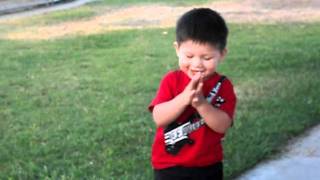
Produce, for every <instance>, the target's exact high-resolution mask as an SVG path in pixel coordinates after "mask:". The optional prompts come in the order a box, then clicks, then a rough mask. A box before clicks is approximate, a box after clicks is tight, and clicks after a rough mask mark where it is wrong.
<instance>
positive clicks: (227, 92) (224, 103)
mask: <svg viewBox="0 0 320 180" xmlns="http://www.w3.org/2000/svg"><path fill="white" fill-rule="evenodd" d="M219 97H220V98H219ZM217 98H219V100H220V102H221V104H220V106H219V109H221V110H222V111H224V112H226V113H227V114H228V115H229V117H230V118H231V119H233V118H234V114H235V109H236V103H237V98H236V94H235V92H234V88H233V85H232V83H231V82H230V80H228V79H225V80H224V81H223V83H222V86H221V89H220V92H219V93H218V96H217ZM217 98H216V100H217ZM219 100H218V101H219Z"/></svg>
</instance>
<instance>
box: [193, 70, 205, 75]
mask: <svg viewBox="0 0 320 180" xmlns="http://www.w3.org/2000/svg"><path fill="white" fill-rule="evenodd" d="M197 73H201V74H203V73H204V72H203V71H195V70H191V74H192V75H195V74H197Z"/></svg>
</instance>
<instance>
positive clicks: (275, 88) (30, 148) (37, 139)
mask: <svg viewBox="0 0 320 180" xmlns="http://www.w3.org/2000/svg"><path fill="white" fill-rule="evenodd" d="M318 27H319V24H284V25H279V24H277V25H247V24H245V25H231V27H230V28H231V37H230V41H229V55H228V58H227V59H226V61H225V62H224V63H223V64H221V66H220V67H219V71H220V72H223V73H224V74H226V75H227V76H229V77H230V78H231V79H232V80H233V82H234V84H235V87H236V91H237V94H238V99H239V102H238V108H237V114H236V119H235V124H234V126H233V128H231V129H230V130H229V132H228V135H227V137H226V140H225V143H224V148H225V173H226V179H230V178H231V177H234V176H236V175H238V174H239V173H241V172H243V171H244V170H246V169H248V168H250V167H252V166H254V165H255V164H256V163H257V162H258V161H260V160H262V159H265V158H272V157H273V155H274V153H275V152H279V150H280V149H281V148H282V147H284V145H285V144H286V143H287V141H288V140H289V139H290V138H293V137H294V136H296V135H298V134H300V133H302V132H303V131H304V130H305V129H307V128H308V127H310V126H312V125H314V124H317V123H319V117H320V102H319V101H320V100H319V98H318V90H319V88H320V82H319V81H318V80H317V78H318V76H319V69H320V61H319V57H320V37H319V34H320V30H319V28H318ZM163 31H168V35H163V34H162V32H163ZM173 40H174V31H173V30H172V29H154V30H132V31H119V32H113V33H106V34H99V35H90V36H79V37H68V38H64V39H59V40H48V41H9V40H4V39H2V40H1V41H0V57H1V60H0V72H1V76H0V179H101V178H102V179H130V180H131V179H146V180H149V179H152V169H151V166H150V162H149V160H150V148H151V144H152V140H153V135H154V132H155V127H154V124H153V122H152V119H151V115H150V113H148V112H147V106H148V103H149V102H150V100H151V99H152V97H153V96H154V95H155V92H156V90H157V87H158V83H159V81H160V79H161V77H162V75H163V74H164V73H165V72H167V71H168V70H170V69H174V68H177V60H176V56H175V54H174V49H173V47H172V41H173Z"/></svg>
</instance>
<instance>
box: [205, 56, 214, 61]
mask: <svg viewBox="0 0 320 180" xmlns="http://www.w3.org/2000/svg"><path fill="white" fill-rule="evenodd" d="M210 59H212V57H204V60H206V61H209V60H210Z"/></svg>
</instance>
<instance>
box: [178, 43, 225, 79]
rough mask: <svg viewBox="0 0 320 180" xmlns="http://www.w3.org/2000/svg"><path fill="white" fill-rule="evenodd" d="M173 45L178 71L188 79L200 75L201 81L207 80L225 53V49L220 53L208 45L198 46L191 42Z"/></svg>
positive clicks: (198, 44)
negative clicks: (177, 60)
mask: <svg viewBox="0 0 320 180" xmlns="http://www.w3.org/2000/svg"><path fill="white" fill-rule="evenodd" d="M174 45H175V48H176V53H177V56H178V58H179V67H180V70H182V71H183V72H184V73H185V74H187V75H188V77H189V78H192V77H193V76H194V75H195V74H196V73H201V77H202V78H203V79H207V78H209V77H210V76H212V75H213V74H214V73H215V71H216V68H217V66H218V63H219V62H220V61H222V60H223V59H224V57H225V55H226V53H227V50H226V49H224V50H223V51H220V50H219V49H217V48H216V47H214V46H212V45H210V44H208V43H205V44H200V43H198V42H194V41H192V40H187V41H184V42H182V43H180V44H179V45H178V44H177V43H175V44H174Z"/></svg>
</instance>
